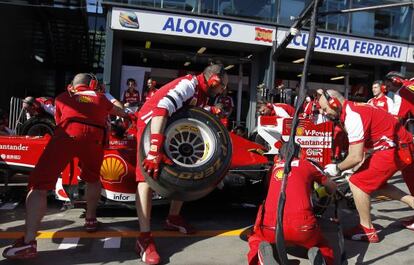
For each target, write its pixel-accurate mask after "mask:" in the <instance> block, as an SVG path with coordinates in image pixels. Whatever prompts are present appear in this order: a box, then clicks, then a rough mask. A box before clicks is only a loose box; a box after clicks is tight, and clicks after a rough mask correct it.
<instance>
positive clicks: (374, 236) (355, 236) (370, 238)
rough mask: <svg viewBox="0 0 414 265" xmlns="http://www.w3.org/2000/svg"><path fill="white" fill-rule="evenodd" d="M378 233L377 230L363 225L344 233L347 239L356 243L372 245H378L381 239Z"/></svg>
mask: <svg viewBox="0 0 414 265" xmlns="http://www.w3.org/2000/svg"><path fill="white" fill-rule="evenodd" d="M378 232H379V231H377V230H376V229H375V228H366V227H364V226H362V225H361V224H359V225H357V226H355V227H353V228H351V229H349V230H347V231H345V232H344V237H345V238H346V239H350V240H355V241H366V242H370V243H378V242H379V241H380V240H379V237H378Z"/></svg>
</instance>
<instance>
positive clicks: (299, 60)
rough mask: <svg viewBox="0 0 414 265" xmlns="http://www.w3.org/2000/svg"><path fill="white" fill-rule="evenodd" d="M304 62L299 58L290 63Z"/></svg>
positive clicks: (303, 59)
mask: <svg viewBox="0 0 414 265" xmlns="http://www.w3.org/2000/svg"><path fill="white" fill-rule="evenodd" d="M304 61H305V58H300V59H297V60H294V61H292V63H303V62H304Z"/></svg>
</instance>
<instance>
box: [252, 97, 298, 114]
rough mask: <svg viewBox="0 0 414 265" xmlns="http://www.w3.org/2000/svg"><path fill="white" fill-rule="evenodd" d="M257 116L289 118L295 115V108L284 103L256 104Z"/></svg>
mask: <svg viewBox="0 0 414 265" xmlns="http://www.w3.org/2000/svg"><path fill="white" fill-rule="evenodd" d="M257 105H258V109H259V110H258V114H259V115H264V116H277V117H280V118H291V117H293V115H294V114H295V108H294V107H292V106H291V105H289V104H285V103H269V102H264V101H263V102H258V104H257Z"/></svg>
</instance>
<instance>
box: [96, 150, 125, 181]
mask: <svg viewBox="0 0 414 265" xmlns="http://www.w3.org/2000/svg"><path fill="white" fill-rule="evenodd" d="M127 173H128V167H127V164H126V163H125V161H124V160H123V159H122V158H121V157H120V156H117V155H112V154H110V155H106V156H105V157H104V160H103V162H102V166H101V179H102V181H105V182H109V183H120V182H122V178H123V177H125V176H126V174H127Z"/></svg>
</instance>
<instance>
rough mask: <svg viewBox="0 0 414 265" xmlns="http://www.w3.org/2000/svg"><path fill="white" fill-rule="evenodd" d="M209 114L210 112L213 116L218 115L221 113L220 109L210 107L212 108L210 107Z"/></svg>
mask: <svg viewBox="0 0 414 265" xmlns="http://www.w3.org/2000/svg"><path fill="white" fill-rule="evenodd" d="M210 112H211V113H212V114H214V115H219V114H220V113H221V109H220V108H217V107H214V106H212V107H211V109H210Z"/></svg>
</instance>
